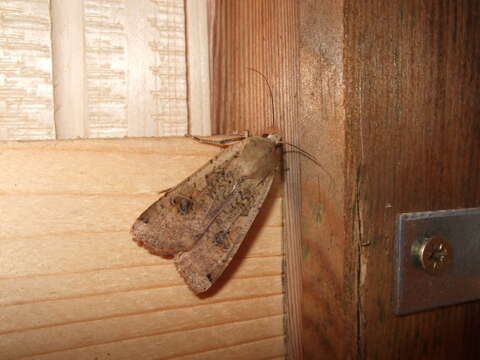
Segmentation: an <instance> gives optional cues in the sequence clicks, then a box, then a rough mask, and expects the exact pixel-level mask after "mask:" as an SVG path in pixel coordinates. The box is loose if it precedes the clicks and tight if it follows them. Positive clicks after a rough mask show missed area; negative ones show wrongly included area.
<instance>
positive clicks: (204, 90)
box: [185, 0, 212, 135]
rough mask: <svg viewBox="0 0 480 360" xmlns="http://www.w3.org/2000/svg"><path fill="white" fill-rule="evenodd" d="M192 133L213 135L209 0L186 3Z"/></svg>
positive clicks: (190, 130)
mask: <svg viewBox="0 0 480 360" xmlns="http://www.w3.org/2000/svg"><path fill="white" fill-rule="evenodd" d="M185 24H186V39H187V41H186V43H187V65H188V67H187V73H188V108H189V111H188V114H189V119H188V120H189V133H190V134H192V135H211V134H212V130H211V123H212V119H211V117H210V95H211V94H210V53H209V51H210V47H209V43H210V42H209V33H208V0H186V1H185Z"/></svg>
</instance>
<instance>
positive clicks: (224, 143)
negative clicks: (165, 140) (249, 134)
mask: <svg viewBox="0 0 480 360" xmlns="http://www.w3.org/2000/svg"><path fill="white" fill-rule="evenodd" d="M185 136H186V137H189V138H191V139H192V140H195V141H197V142H199V143H202V144H208V145H214V146H218V147H221V148H226V147H228V144H229V143H232V142H237V141H241V140H244V139H245V138H246V136H244V135H240V136H235V137H231V138H228V139H220V140H213V139H204V138H199V137H198V136H194V135H189V134H186V135H185Z"/></svg>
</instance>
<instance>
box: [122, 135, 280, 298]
mask: <svg viewBox="0 0 480 360" xmlns="http://www.w3.org/2000/svg"><path fill="white" fill-rule="evenodd" d="M281 158H282V143H281V139H280V136H279V135H276V134H271V135H266V136H252V137H246V138H245V139H243V140H241V141H239V142H237V143H234V144H232V145H230V146H229V147H227V148H226V149H224V150H223V151H222V152H220V153H219V154H218V155H217V156H215V157H214V158H212V159H211V160H210V161H209V162H208V163H207V164H205V165H203V166H202V167H201V168H199V169H198V170H197V171H195V172H194V173H193V174H192V175H191V176H189V177H188V178H186V179H185V180H183V181H182V182H181V183H179V184H178V185H177V186H175V187H174V188H172V189H169V190H167V191H166V192H165V194H164V195H163V196H162V197H161V198H160V199H158V200H157V201H156V202H154V203H153V204H152V205H151V206H150V207H148V208H147V209H146V210H145V211H144V212H143V213H142V214H141V215H140V216H139V217H138V219H137V220H136V221H135V223H134V224H133V226H132V230H131V232H132V234H133V240H134V241H136V242H137V244H138V245H140V246H143V247H144V248H146V249H147V250H148V251H150V252H151V253H153V254H156V255H162V256H168V255H170V256H173V258H174V262H175V266H176V268H177V270H178V272H179V273H180V274H181V276H182V277H183V278H184V280H185V282H186V283H187V285H188V286H189V288H190V289H191V290H192V291H193V292H194V293H196V294H199V293H202V292H205V291H206V290H208V289H209V288H210V287H211V286H212V284H213V283H215V281H216V280H217V279H218V278H219V277H220V275H221V274H222V273H223V271H224V270H225V269H226V267H227V266H228V264H229V263H230V262H231V261H232V258H233V257H234V255H235V253H236V252H237V250H238V248H239V247H240V245H241V243H242V241H243V239H244V238H245V236H246V234H247V232H248V230H249V229H250V227H251V225H252V223H253V221H254V220H255V217H256V216H257V214H258V212H259V210H260V208H261V206H262V204H263V202H264V200H265V198H266V196H267V194H268V192H269V190H270V187H271V185H272V182H273V179H274V176H275V174H276V173H277V169H279V167H280V163H281Z"/></svg>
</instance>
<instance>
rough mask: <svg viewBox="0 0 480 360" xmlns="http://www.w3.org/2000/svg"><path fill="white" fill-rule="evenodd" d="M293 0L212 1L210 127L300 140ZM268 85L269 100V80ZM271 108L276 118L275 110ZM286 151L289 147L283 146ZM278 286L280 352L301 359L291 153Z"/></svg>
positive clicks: (296, 173)
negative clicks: (282, 325) (283, 341)
mask: <svg viewBox="0 0 480 360" xmlns="http://www.w3.org/2000/svg"><path fill="white" fill-rule="evenodd" d="M297 10H298V9H297V1H295V0H283V1H276V0H268V1H257V0H242V1H228V0H216V1H211V12H210V13H211V16H210V29H211V39H212V40H211V62H212V65H211V69H212V70H211V76H212V85H211V89H212V111H211V113H212V121H213V123H212V131H213V133H220V134H229V133H233V132H243V131H244V130H248V131H250V132H251V133H253V134H260V133H263V132H264V131H266V130H267V131H268V129H271V128H276V129H277V130H280V132H281V134H282V136H283V139H284V140H285V141H287V142H290V143H292V144H295V145H300V138H299V134H298V131H297V127H296V125H297V120H298V119H297V112H298V108H297V107H298V99H297V92H298V31H297V30H298V27H297V18H298V14H297ZM249 68H250V69H254V70H256V71H259V72H261V73H262V74H263V75H264V76H265V77H266V79H267V80H268V82H269V84H270V85H271V87H272V91H273V103H274V104H273V106H274V109H273V108H272V99H271V97H270V94H269V91H268V86H267V84H266V83H265V81H264V80H263V79H262V77H261V76H259V75H258V74H256V73H255V72H253V71H250V70H249ZM274 114H275V116H274ZM287 150H291V149H290V148H289V147H288V146H287ZM284 168H285V169H286V170H287V171H286V172H285V173H284V180H285V207H284V215H283V218H284V229H285V231H284V248H285V269H286V270H285V271H286V275H287V276H286V279H285V291H286V297H285V301H286V315H287V322H286V336H287V353H288V356H289V357H290V358H294V359H297V358H301V356H302V346H301V331H302V330H301V329H302V324H301V321H302V317H301V308H300V307H301V291H302V288H301V283H302V281H301V269H302V265H301V261H302V253H301V243H300V240H301V239H300V206H301V205H300V191H299V184H300V170H299V156H298V153H295V152H288V153H287V154H286V155H285V157H284Z"/></svg>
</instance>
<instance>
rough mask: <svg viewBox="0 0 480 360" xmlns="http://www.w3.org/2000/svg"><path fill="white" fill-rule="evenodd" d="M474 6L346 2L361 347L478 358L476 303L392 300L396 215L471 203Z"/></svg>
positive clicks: (471, 2)
mask: <svg viewBox="0 0 480 360" xmlns="http://www.w3.org/2000/svg"><path fill="white" fill-rule="evenodd" d="M479 13H480V3H479V2H478V1H475V0H457V1H418V0H396V1H388V2H386V1H380V0H376V1H369V2H363V1H356V0H348V1H346V6H345V35H346V36H345V39H346V43H345V81H346V97H345V100H346V102H345V104H346V111H347V128H348V131H347V135H348V136H347V149H348V150H349V162H348V166H347V174H352V175H353V177H352V178H347V183H348V187H350V188H351V189H356V190H355V192H356V195H357V196H356V198H355V201H354V204H356V205H358V208H357V210H358V211H357V215H358V216H357V217H356V219H355V221H354V223H355V229H356V231H355V233H354V234H352V235H354V239H355V242H356V243H357V244H358V245H359V248H360V249H361V250H360V251H361V253H360V264H359V271H360V272H359V284H358V286H359V289H360V301H359V319H360V327H359V329H360V331H359V337H358V338H359V345H360V347H359V357H362V358H368V359H397V358H398V359H453V358H456V359H474V358H478V357H479V356H480V342H479V341H478V334H479V330H480V303H478V302H475V303H469V304H465V305H460V306H453V307H448V308H444V309H439V310H434V311H430V312H424V313H421V314H416V315H410V316H405V317H396V316H394V315H393V313H392V305H391V296H392V283H393V265H392V262H393V239H394V223H395V219H396V217H397V215H398V213H400V212H410V211H421V210H439V209H450V208H462V207H474V206H480V175H479V169H480V122H479V120H480V118H479V115H480V102H479V101H478V99H479V96H480V60H479V59H480V35H479V34H480V23H479V22H478V21H477V20H478V19H477V18H478V14H479Z"/></svg>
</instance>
